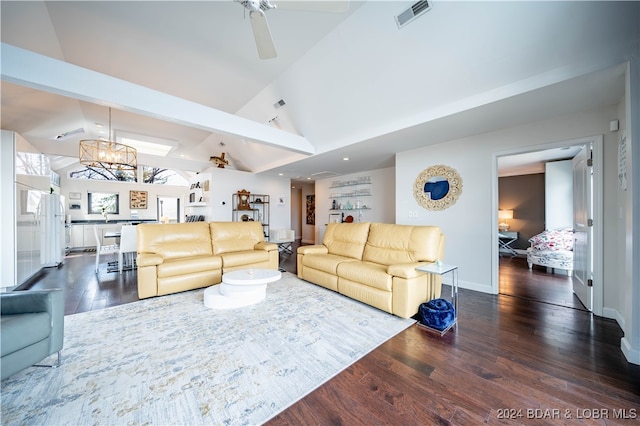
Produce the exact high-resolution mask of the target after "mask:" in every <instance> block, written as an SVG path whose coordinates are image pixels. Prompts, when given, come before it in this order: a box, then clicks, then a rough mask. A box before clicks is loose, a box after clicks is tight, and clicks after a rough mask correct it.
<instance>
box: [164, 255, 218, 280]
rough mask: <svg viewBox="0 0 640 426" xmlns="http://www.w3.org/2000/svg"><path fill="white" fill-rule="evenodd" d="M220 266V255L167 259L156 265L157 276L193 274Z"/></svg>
mask: <svg viewBox="0 0 640 426" xmlns="http://www.w3.org/2000/svg"><path fill="white" fill-rule="evenodd" d="M221 268H222V259H221V258H220V256H192V257H186V258H184V259H168V260H165V261H164V262H163V263H161V264H160V265H158V277H159V278H165V277H175V276H176V275H186V274H194V273H198V272H205V271H211V270H215V269H218V270H219V269H221Z"/></svg>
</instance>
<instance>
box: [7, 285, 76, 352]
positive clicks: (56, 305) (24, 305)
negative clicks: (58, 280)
mask: <svg viewBox="0 0 640 426" xmlns="http://www.w3.org/2000/svg"><path fill="white" fill-rule="evenodd" d="M0 303H1V307H0V311H1V312H2V315H12V314H26V313H36V312H47V313H48V314H49V316H50V318H51V335H50V340H49V349H50V353H54V352H58V351H59V350H61V349H62V343H63V340H64V290H62V289H59V288H55V289H50V290H33V291H32V290H27V291H15V292H11V293H6V294H3V295H2V297H1V298H0Z"/></svg>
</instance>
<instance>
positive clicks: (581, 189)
mask: <svg viewBox="0 0 640 426" xmlns="http://www.w3.org/2000/svg"><path fill="white" fill-rule="evenodd" d="M590 159H591V145H590V144H589V145H585V146H583V147H582V150H580V152H579V153H578V154H577V155H576V156H575V157H574V158H573V230H574V247H573V292H574V293H575V294H576V296H578V299H580V302H582V304H583V305H584V307H585V308H587V309H588V310H589V311H591V310H593V288H592V287H591V286H590V284H591V283H592V281H591V280H592V276H593V274H592V264H593V262H592V250H591V245H592V230H593V228H592V226H591V223H590V221H591V218H592V217H593V215H592V204H591V183H592V167H591V164H590V163H591V161H590Z"/></svg>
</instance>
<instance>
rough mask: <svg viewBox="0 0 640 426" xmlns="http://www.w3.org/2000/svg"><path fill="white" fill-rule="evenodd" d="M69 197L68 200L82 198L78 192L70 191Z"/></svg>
mask: <svg viewBox="0 0 640 426" xmlns="http://www.w3.org/2000/svg"><path fill="white" fill-rule="evenodd" d="M69 199H70V200H81V199H82V194H81V193H79V192H70V193H69Z"/></svg>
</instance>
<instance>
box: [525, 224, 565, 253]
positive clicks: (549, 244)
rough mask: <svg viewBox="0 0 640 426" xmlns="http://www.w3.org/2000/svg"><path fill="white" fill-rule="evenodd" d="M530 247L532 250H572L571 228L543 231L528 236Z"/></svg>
mask: <svg viewBox="0 0 640 426" xmlns="http://www.w3.org/2000/svg"><path fill="white" fill-rule="evenodd" d="M529 242H530V243H531V247H533V249H534V250H569V251H572V250H573V230H571V229H566V228H565V229H555V230H545V231H544V232H541V233H539V234H538V235H534V236H533V237H531V238H529Z"/></svg>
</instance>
